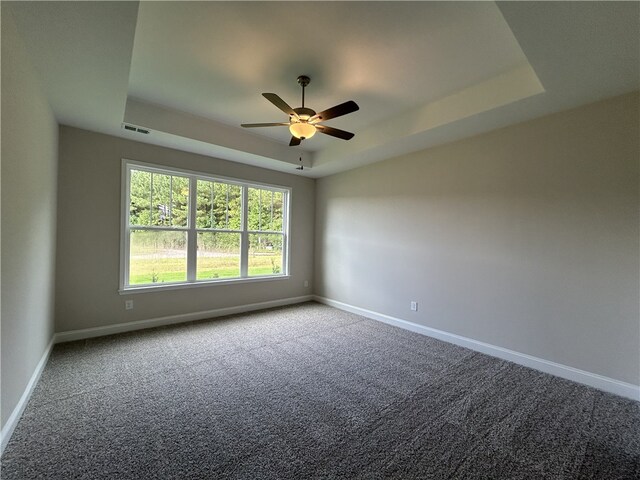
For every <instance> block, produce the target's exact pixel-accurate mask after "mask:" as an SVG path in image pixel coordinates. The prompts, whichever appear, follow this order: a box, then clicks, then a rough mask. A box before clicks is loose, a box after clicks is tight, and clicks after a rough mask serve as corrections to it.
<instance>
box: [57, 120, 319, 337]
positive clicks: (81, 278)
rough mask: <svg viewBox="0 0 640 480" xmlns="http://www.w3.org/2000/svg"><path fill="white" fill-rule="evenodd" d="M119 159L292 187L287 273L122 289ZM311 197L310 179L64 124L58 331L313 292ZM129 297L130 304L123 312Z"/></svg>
mask: <svg viewBox="0 0 640 480" xmlns="http://www.w3.org/2000/svg"><path fill="white" fill-rule="evenodd" d="M123 158H126V159H129V160H137V161H142V162H149V163H153V164H157V165H165V166H172V167H180V168H185V169H188V170H195V171H200V172H206V173H211V174H214V175H221V176H226V177H233V178H239V179H245V180H250V181H256V182H263V183H270V184H274V185H283V186H287V187H291V188H292V193H291V204H292V206H291V230H290V236H291V250H290V268H291V271H290V278H287V279H278V280H269V281H261V282H251V283H238V284H226V285H215V286H206V287H205V286H200V287H198V288H188V289H181V290H164V291H159V292H148V293H147V292H145V293H136V294H126V295H120V294H119V293H118V287H119V278H120V277H119V275H120V225H121V216H120V215H121V205H120V202H121V197H120V191H121V167H122V159H123ZM291 168H292V172H295V167H293V166H292V167H291ZM314 196H315V181H314V180H312V179H309V178H305V177H301V176H298V175H294V174H287V173H281V172H276V171H272V170H265V169H261V168H256V167H253V166H249V165H243V164H239V163H234V162H228V161H224V160H218V159H214V158H210V157H206V156H202V155H196V154H191V153H186V152H181V151H178V150H172V149H169V148H164V147H158V146H155V145H149V144H145V143H141V142H137V141H132V140H127V139H123V138H118V137H113V136H109V135H103V134H99V133H93V132H89V131H86V130H80V129H77V128H72V127H68V126H61V127H60V165H59V194H58V205H59V208H58V254H57V261H58V268H57V288H56V331H58V332H64V331H70V330H76V329H84V328H91V327H101V326H107V325H112V324H116V323H123V322H131V321H137V320H146V319H154V318H160V317H165V316H171V315H180V314H187V313H195V312H202V311H208V310H214V309H219V308H226V307H234V306H241V305H246V304H251V303H258V302H265V301H270V300H279V299H286V298H291V297H298V296H302V295H308V294H310V293H311V286H309V287H304V282H305V280H308V281H309V284H311V280H312V271H313V241H314V237H313V226H314V208H315V207H314ZM127 299H132V300H133V301H134V308H133V310H125V308H124V302H125V300H127Z"/></svg>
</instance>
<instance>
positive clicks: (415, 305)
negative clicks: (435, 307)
mask: <svg viewBox="0 0 640 480" xmlns="http://www.w3.org/2000/svg"><path fill="white" fill-rule="evenodd" d="M411 311H412V312H417V311H418V302H411Z"/></svg>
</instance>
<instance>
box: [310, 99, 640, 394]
mask: <svg viewBox="0 0 640 480" xmlns="http://www.w3.org/2000/svg"><path fill="white" fill-rule="evenodd" d="M639 131H640V130H639V96H638V93H637V92H636V93H632V94H627V95H623V96H620V97H616V98H612V99H609V100H606V101H602V102H599V103H595V104H591V105H587V106H584V107H581V108H577V109H574V110H570V111H566V112H562V113H558V114H554V115H551V116H547V117H544V118H540V119H536V120H533V121H529V122H526V123H522V124H519V125H515V126H510V127H507V128H503V129H500V130H496V131H493V132H490V133H487V134H483V135H481V136H477V137H473V138H469V139H466V140H462V141H459V142H455V143H452V144H448V145H444V146H441V147H438V148H432V149H428V150H425V151H421V152H418V153H415V154H411V155H405V156H402V157H399V158H393V159H390V160H386V161H383V162H380V163H377V164H373V165H370V166H366V167H363V168H359V169H356V170H352V171H349V172H345V173H341V174H337V175H334V176H331V177H326V178H322V179H320V180H318V182H317V185H316V192H317V196H316V229H315V231H316V250H315V257H316V263H315V286H316V293H317V294H318V295H321V296H324V297H327V298H330V299H333V300H337V301H340V302H344V303H347V304H350V305H353V306H356V307H361V308H365V309H368V310H372V311H375V312H378V313H383V314H386V315H390V316H393V317H396V318H400V319H403V320H407V321H410V322H414V323H417V324H420V325H424V326H428V327H432V328H436V329H439V330H443V331H446V332H450V333H454V334H458V335H462V336H465V337H469V338H472V339H475V340H479V341H482V342H486V343H489V344H493V345H496V346H500V347H504V348H508V349H511V350H515V351H517V352H521V353H525V354H529V355H533V356H536V357H540V358H543V359H547V360H550V361H553V362H557V363H560V364H564V365H568V366H572V367H576V368H579V369H582V370H586V371H588V372H592V373H596V374H601V375H605V376H607V377H610V378H614V379H618V380H621V381H624V382H629V383H632V384H636V385H638V384H640V381H639V376H640V371H639V369H640V320H639V318H640V312H639V298H638V296H639V291H640V280H639V271H640V265H639V256H638V252H639V244H638V239H639V222H638V206H639V204H640V203H639V195H638V179H639V158H640V150H639V137H638V132H639ZM412 300H413V301H417V302H418V311H417V312H412V311H410V308H409V306H410V301H412Z"/></svg>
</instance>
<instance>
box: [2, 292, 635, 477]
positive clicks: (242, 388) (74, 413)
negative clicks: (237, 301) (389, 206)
mask: <svg viewBox="0 0 640 480" xmlns="http://www.w3.org/2000/svg"><path fill="white" fill-rule="evenodd" d="M639 405H640V404H638V403H637V402H633V401H631V400H626V399H623V398H620V397H616V396H613V395H609V394H606V393H603V392H600V391H597V390H594V389H591V388H588V387H585V386H582V385H578V384H575V383H572V382H569V381H566V380H562V379H559V378H556V377H552V376H550V375H545V374H542V373H539V372H536V371H534V370H530V369H527V368H524V367H520V366H518V365H515V364H512V363H509V362H505V361H501V360H498V359H495V358H491V357H488V356H485V355H482V354H479V353H474V352H472V351H470V350H467V349H464V348H460V347H456V346H453V345H449V344H446V343H443V342H439V341H437V340H434V339H431V338H428V337H424V336H421V335H418V334H414V333H411V332H407V331H404V330H401V329H398V328H394V327H390V326H388V325H385V324H382V323H377V322H374V321H370V320H367V319H364V318H362V317H359V316H357V315H353V314H349V313H345V312H342V311H339V310H335V309H333V308H330V307H326V306H323V305H319V304H316V303H306V304H302V305H298V306H293V307H285V308H278V309H272V310H266V311H262V312H255V313H251V314H244V315H237V316H233V317H227V318H225V319H216V320H212V321H207V322H196V323H190V324H185V325H180V326H174V327H167V328H159V329H153V330H146V331H141V332H135V333H130V334H122V335H114V336H109V337H102V338H97V339H91V340H85V341H79V342H72V343H66V344H61V345H57V346H56V347H55V349H54V351H53V353H52V356H51V359H50V360H49V363H48V364H47V367H46V368H45V371H44V372H43V375H42V378H41V380H40V382H39V383H38V385H37V387H36V389H35V391H34V394H33V396H32V398H31V401H30V402H29V405H28V406H27V409H26V411H25V413H24V415H23V417H22V419H21V421H20V423H19V425H18V426H17V428H16V430H15V433H14V435H13V437H12V439H11V441H10V443H9V445H8V446H7V449H6V451H5V454H4V456H3V458H2V471H1V475H2V479H3V480H11V479H32V478H59V479H81V478H82V479H125V478H126V479H146V478H153V479H161V478H175V479H184V478H237V479H271V478H274V479H275V478H279V479H288V478H292V479H293V478H295V479H303V478H363V479H375V478H398V479H413V478H422V479H447V478H455V479H467V478H487V479H500V478H505V479H547V478H548V479H623V478H624V479H627V478H628V479H631V478H634V479H637V478H640V435H639V432H640V406H639Z"/></svg>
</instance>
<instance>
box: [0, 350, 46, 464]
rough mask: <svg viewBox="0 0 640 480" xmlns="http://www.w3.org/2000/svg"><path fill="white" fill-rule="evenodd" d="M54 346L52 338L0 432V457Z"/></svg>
mask: <svg viewBox="0 0 640 480" xmlns="http://www.w3.org/2000/svg"><path fill="white" fill-rule="evenodd" d="M53 344H54V338H51V341H50V342H49V345H47V348H46V349H45V350H44V353H43V354H42V357H41V358H40V361H39V362H38V365H36V368H35V370H34V371H33V374H32V375H31V378H30V379H29V383H27V386H26V387H25V389H24V392H22V396H21V397H20V400H18V404H17V405H16V406H15V408H14V409H13V412H11V415H10V416H9V418H8V419H7V422H6V423H5V424H4V427H2V431H0V455H2V454H3V453H4V449H5V447H6V446H7V444H8V443H9V439H10V438H11V435H12V434H13V431H14V430H15V428H16V425H18V421H19V420H20V417H21V416H22V412H24V409H25V407H26V406H27V403H29V398H31V393H32V392H33V389H34V388H35V386H36V384H37V383H38V380H39V379H40V375H42V371H43V370H44V367H45V365H46V364H47V360H49V355H50V354H51V350H52V349H53Z"/></svg>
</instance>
